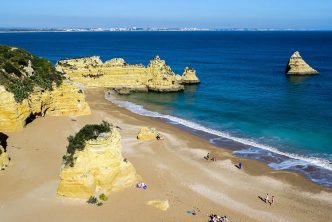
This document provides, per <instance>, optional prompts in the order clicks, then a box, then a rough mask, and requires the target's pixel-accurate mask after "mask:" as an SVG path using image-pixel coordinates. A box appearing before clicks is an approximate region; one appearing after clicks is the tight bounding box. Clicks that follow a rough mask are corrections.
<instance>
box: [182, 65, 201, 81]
mask: <svg viewBox="0 0 332 222" xmlns="http://www.w3.org/2000/svg"><path fill="white" fill-rule="evenodd" d="M182 83H184V84H198V83H200V80H199V79H198V77H197V75H196V70H195V69H193V68H191V67H186V68H185V69H184V72H183V74H182Z"/></svg>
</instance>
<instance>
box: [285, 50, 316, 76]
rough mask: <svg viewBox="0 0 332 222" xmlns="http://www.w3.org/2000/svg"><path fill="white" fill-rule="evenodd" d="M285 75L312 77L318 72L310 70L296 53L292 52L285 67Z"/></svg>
mask: <svg viewBox="0 0 332 222" xmlns="http://www.w3.org/2000/svg"><path fill="white" fill-rule="evenodd" d="M286 74H287V75H314V74H318V72H317V71H316V70H315V69H313V68H311V67H310V66H309V65H308V64H307V63H306V62H305V61H304V60H303V59H302V57H301V55H300V53H299V52H298V51H296V52H294V54H293V55H292V56H291V58H290V59H289V61H288V64H287V67H286Z"/></svg>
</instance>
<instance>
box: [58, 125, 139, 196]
mask: <svg viewBox="0 0 332 222" xmlns="http://www.w3.org/2000/svg"><path fill="white" fill-rule="evenodd" d="M120 140H121V137H120V134H119V132H118V131H117V129H116V128H115V127H113V126H112V125H110V124H108V123H107V122H103V123H102V124H100V125H86V126H84V127H83V128H82V129H81V130H80V131H79V132H78V133H77V134H76V135H75V136H70V137H69V138H68V141H69V144H68V146H67V153H66V155H65V156H64V157H63V165H62V169H61V173H60V184H59V186H58V191H57V193H58V195H60V196H65V197H72V198H89V197H91V196H94V195H98V194H100V193H103V194H104V195H109V194H110V193H111V192H113V191H120V190H122V189H125V188H128V187H130V186H133V185H135V184H136V183H137V182H139V180H141V178H140V176H138V175H137V174H136V170H135V168H134V166H133V165H132V164H131V163H130V162H129V161H128V160H126V159H124V158H123V156H122V152H121V151H122V146H121V142H120Z"/></svg>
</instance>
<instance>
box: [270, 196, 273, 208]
mask: <svg viewBox="0 0 332 222" xmlns="http://www.w3.org/2000/svg"><path fill="white" fill-rule="evenodd" d="M272 204H274V196H272V197H271V202H270V206H272Z"/></svg>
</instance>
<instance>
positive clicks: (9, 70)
mask: <svg viewBox="0 0 332 222" xmlns="http://www.w3.org/2000/svg"><path fill="white" fill-rule="evenodd" d="M88 114H90V107H89V105H88V104H87V103H86V102H85V95H84V93H83V91H82V90H80V89H79V88H78V87H77V86H75V85H74V84H73V83H72V82H70V81H69V80H67V79H65V77H64V75H63V74H62V73H60V72H57V71H56V70H55V68H54V67H53V66H52V64H51V63H50V62H49V61H48V60H45V59H42V58H39V57H36V56H34V55H32V54H30V53H28V52H27V51H25V50H23V49H19V48H14V47H9V46H0V131H2V132H13V131H18V130H21V129H22V128H23V127H24V126H25V125H26V123H27V122H29V121H31V120H32V119H34V118H36V117H39V116H61V115H88Z"/></svg>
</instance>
